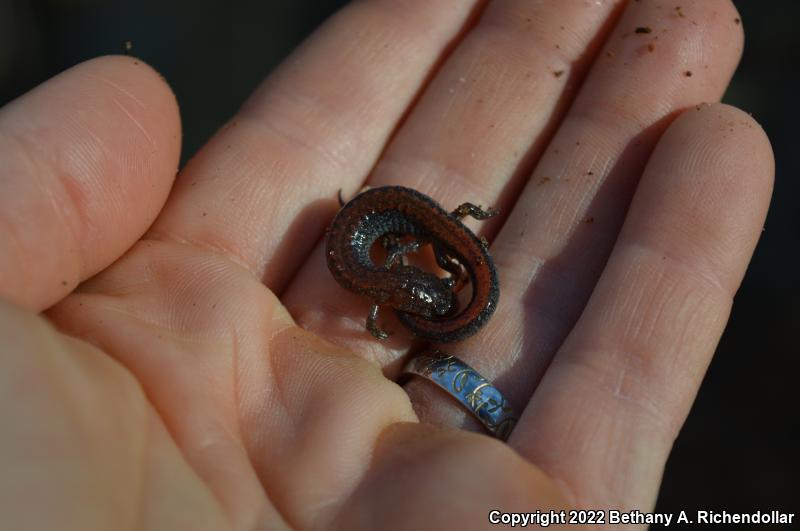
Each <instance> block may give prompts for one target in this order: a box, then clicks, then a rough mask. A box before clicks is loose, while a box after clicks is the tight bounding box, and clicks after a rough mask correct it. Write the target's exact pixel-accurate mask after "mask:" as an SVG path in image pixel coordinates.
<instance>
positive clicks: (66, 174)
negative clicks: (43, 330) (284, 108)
mask: <svg viewBox="0 0 800 531" xmlns="http://www.w3.org/2000/svg"><path fill="white" fill-rule="evenodd" d="M179 154H180V121H179V118H178V109H177V106H176V105H175V98H174V96H173V95H172V92H171V91H170V89H169V87H168V86H167V85H166V83H164V80H163V79H162V78H161V77H159V76H158V74H157V73H156V72H154V71H153V70H152V69H151V68H149V67H148V66H146V65H144V64H143V63H141V62H140V61H138V60H136V59H133V58H129V57H102V58H99V59H94V60H91V61H87V62H85V63H82V64H80V65H78V66H76V67H74V68H71V69H69V70H67V71H66V72H64V73H62V74H60V75H58V76H56V77H54V78H53V79H51V80H49V81H47V82H45V83H44V84H42V85H40V86H39V87H37V88H35V89H34V90H32V91H31V92H29V93H27V94H25V95H24V96H22V97H20V98H19V99H17V100H15V101H13V102H11V103H10V104H8V105H7V106H6V107H4V108H3V109H2V110H0V160H2V161H3V165H2V168H1V169H0V296H3V297H5V298H8V299H10V300H12V301H16V302H18V303H19V304H22V305H24V306H27V307H29V308H32V309H37V310H38V309H42V308H44V307H47V306H49V305H51V304H53V303H54V302H56V301H57V300H59V299H60V298H62V297H63V296H64V295H65V294H67V293H69V292H70V291H71V290H72V289H73V288H74V287H75V286H76V285H77V284H78V283H79V282H81V281H82V280H84V279H86V278H88V277H90V276H92V275H93V274H95V273H97V272H98V271H99V270H101V269H103V268H104V267H106V266H107V265H108V264H110V263H111V262H112V261H114V260H115V259H116V258H118V257H119V256H120V255H121V254H122V253H123V252H124V251H125V250H126V249H128V248H129V247H130V246H131V245H132V244H133V242H134V241H136V240H137V239H138V238H139V237H140V236H141V235H142V234H143V233H144V231H145V230H146V229H147V227H148V226H149V225H150V224H151V223H152V221H153V219H154V218H155V216H156V214H157V213H158V211H159V210H160V208H161V206H162V205H163V203H164V200H165V199H166V196H167V194H168V193H169V189H170V186H171V184H172V180H173V178H174V176H175V171H176V168H177V165H178V157H179Z"/></svg>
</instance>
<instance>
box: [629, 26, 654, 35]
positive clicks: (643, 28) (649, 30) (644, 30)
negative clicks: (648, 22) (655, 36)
mask: <svg viewBox="0 0 800 531" xmlns="http://www.w3.org/2000/svg"><path fill="white" fill-rule="evenodd" d="M633 31H634V33H644V34H647V33H653V28H651V27H650V26H639V27H638V28H636V29H635V30H633Z"/></svg>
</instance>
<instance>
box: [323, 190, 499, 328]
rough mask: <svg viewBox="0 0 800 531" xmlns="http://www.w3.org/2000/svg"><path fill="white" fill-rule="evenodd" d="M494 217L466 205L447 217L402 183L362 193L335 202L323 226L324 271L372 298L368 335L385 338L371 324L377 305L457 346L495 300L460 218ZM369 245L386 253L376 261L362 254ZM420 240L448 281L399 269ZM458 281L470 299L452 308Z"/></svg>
mask: <svg viewBox="0 0 800 531" xmlns="http://www.w3.org/2000/svg"><path fill="white" fill-rule="evenodd" d="M340 202H341V200H340ZM496 214H497V211H494V210H491V209H490V210H488V211H484V210H481V208H479V207H477V206H475V205H473V204H471V203H464V204H463V205H461V206H459V207H458V208H457V209H456V210H454V211H453V212H452V213H450V212H447V211H446V210H444V209H443V208H442V207H441V206H439V204H438V203H436V201H434V200H433V199H431V198H430V197H428V196H426V195H424V194H422V193H420V192H417V191H416V190H412V189H410V188H404V187H402V186H384V187H379V188H372V189H368V190H366V191H364V192H362V193H360V194H358V195H357V196H356V197H354V198H353V199H352V200H350V201H349V202H348V203H347V204H345V205H343V206H342V208H341V209H340V210H339V213H338V214H337V215H336V217H335V218H334V219H333V222H332V223H331V225H330V227H329V228H328V232H327V241H326V256H327V262H328V268H329V269H330V271H331V273H332V274H333V276H334V278H335V279H336V281H337V282H338V283H339V284H340V285H341V286H342V287H344V288H345V289H347V290H350V291H352V292H355V293H358V294H361V295H366V296H367V297H369V298H370V299H372V301H373V303H374V304H373V306H372V308H371V310H370V313H369V317H368V318H367V329H368V330H369V331H370V332H371V333H372V335H373V336H375V337H376V338H378V339H386V338H387V337H388V333H387V332H385V331H384V330H381V329H380V328H379V327H378V324H377V316H378V309H379V307H380V306H384V305H385V306H391V307H392V308H394V309H395V311H396V313H397V316H398V318H399V319H400V322H401V323H402V324H403V325H404V326H405V327H406V328H408V329H409V330H411V332H412V333H414V334H415V335H417V336H420V337H423V338H425V339H428V340H431V341H435V342H439V343H449V342H453V341H460V340H462V339H466V338H467V337H469V336H471V335H473V334H474V333H475V332H477V331H478V329H479V328H480V327H481V326H483V325H484V324H485V323H486V322H487V321H488V320H489V317H491V315H492V313H494V310H495V308H496V306H497V299H498V297H499V295H500V289H499V285H498V281H497V271H496V270H495V267H494V262H493V261H492V257H491V256H490V255H489V252H488V249H487V247H488V245H487V243H486V240H484V239H480V238H478V237H477V236H475V234H473V233H472V231H470V230H469V229H468V228H467V227H466V226H465V225H464V224H463V223H461V219H463V218H464V217H465V216H472V217H474V218H476V219H486V218H489V217H492V216H494V215H496ZM409 236H410V237H412V241H410V242H409V241H406V240H407V239H408V237H409ZM404 237H405V238H404ZM375 243H380V244H381V245H383V247H384V248H385V249H386V252H387V257H386V259H385V261H384V263H383V264H375V263H374V262H373V260H372V258H371V257H370V251H371V249H372V247H373V245H374V244H375ZM427 243H430V244H431V245H432V247H433V251H434V255H435V256H436V261H437V263H438V264H439V266H440V267H441V268H442V269H444V270H445V271H447V272H449V273H450V276H449V277H447V278H439V277H438V276H436V275H434V274H432V273H429V272H427V271H423V270H422V269H420V268H418V267H415V266H410V265H406V264H405V261H404V257H405V255H406V254H409V253H412V252H415V251H417V250H418V249H419V248H420V247H421V246H422V245H425V244H427ZM466 281H469V282H470V283H471V284H472V296H471V298H470V301H469V303H467V304H466V306H465V307H464V309H463V310H461V311H459V308H458V299H457V298H456V291H457V290H458V288H459V286H460V285H463V283H465V282H466Z"/></svg>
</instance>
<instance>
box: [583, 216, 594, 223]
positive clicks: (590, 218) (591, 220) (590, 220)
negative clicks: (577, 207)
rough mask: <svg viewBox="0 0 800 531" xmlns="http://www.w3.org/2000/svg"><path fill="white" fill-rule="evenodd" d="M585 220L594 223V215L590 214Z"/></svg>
mask: <svg viewBox="0 0 800 531" xmlns="http://www.w3.org/2000/svg"><path fill="white" fill-rule="evenodd" d="M584 221H585V222H586V223H594V217H592V216H589V217H588V218H586V219H585V220H584Z"/></svg>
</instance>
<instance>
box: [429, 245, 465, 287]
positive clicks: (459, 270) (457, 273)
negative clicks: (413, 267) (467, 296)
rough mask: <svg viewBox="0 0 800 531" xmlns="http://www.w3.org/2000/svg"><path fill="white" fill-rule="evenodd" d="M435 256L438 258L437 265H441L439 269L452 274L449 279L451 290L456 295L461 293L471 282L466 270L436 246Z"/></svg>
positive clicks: (434, 248) (434, 249)
mask: <svg viewBox="0 0 800 531" xmlns="http://www.w3.org/2000/svg"><path fill="white" fill-rule="evenodd" d="M433 254H434V256H436V263H437V264H439V267H441V268H442V269H444V270H445V271H447V272H448V273H450V277H449V278H448V279H447V281H448V283H449V284H450V288H451V289H452V290H453V292H454V293H455V292H458V291H460V290H461V288H463V287H464V285H465V284H466V283H467V282H468V281H469V275H467V270H466V268H465V267H464V266H463V265H461V262H459V261H458V260H456V259H455V258H454V257H452V256H450V255H449V254H447V253H446V252H444V251H443V250H442V249H441V248H439V247H438V246H436V245H434V246H433Z"/></svg>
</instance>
